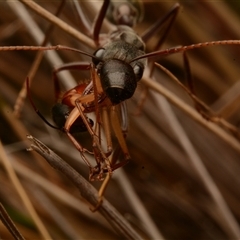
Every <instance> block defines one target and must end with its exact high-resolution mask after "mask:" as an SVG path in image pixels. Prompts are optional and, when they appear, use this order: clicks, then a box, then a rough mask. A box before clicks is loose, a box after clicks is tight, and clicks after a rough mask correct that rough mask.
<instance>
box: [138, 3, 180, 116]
mask: <svg viewBox="0 0 240 240" xmlns="http://www.w3.org/2000/svg"><path fill="white" fill-rule="evenodd" d="M179 9H180V5H179V3H176V4H174V6H173V7H172V8H171V9H170V11H169V12H168V13H167V14H166V15H165V16H163V17H162V18H160V19H159V20H158V21H157V22H156V23H155V24H153V25H152V26H151V27H150V28H149V29H147V30H146V31H145V32H144V33H143V34H142V35H141V38H142V40H143V41H144V42H145V43H146V42H147V41H148V40H150V38H151V37H152V36H154V35H155V34H156V32H157V31H159V30H160V29H161V28H162V26H163V24H164V23H165V22H167V21H169V22H168V25H167V26H166V28H165V30H164V32H163V34H162V37H160V39H159V40H158V42H157V44H156V46H155V47H154V48H153V51H157V50H158V49H160V47H161V45H162V44H163V42H164V41H165V39H166V38H167V36H168V34H169V32H170V30H171V28H172V25H173V23H174V22H175V20H176V17H177V14H178V12H179ZM149 69H150V71H149V77H150V78H151V77H152V74H153V70H154V62H153V61H151V62H150V64H149ZM147 96H148V88H145V89H144V90H143V92H142V94H141V96H140V100H139V103H138V106H137V111H136V114H140V112H141V110H142V108H143V104H144V102H145V100H146V98H147Z"/></svg>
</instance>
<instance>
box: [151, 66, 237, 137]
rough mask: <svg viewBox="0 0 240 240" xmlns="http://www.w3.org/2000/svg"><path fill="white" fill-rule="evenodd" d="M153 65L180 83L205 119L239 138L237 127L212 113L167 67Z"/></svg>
mask: <svg viewBox="0 0 240 240" xmlns="http://www.w3.org/2000/svg"><path fill="white" fill-rule="evenodd" d="M155 65H156V66H157V67H158V68H160V69H161V70H162V71H163V72H165V73H166V74H167V75H168V76H169V77H170V78H171V79H172V80H174V81H175V82H176V83H177V84H178V85H180V86H181V87H182V88H183V89H184V90H185V91H186V92H187V93H188V95H189V96H190V97H191V99H192V100H193V102H194V104H195V105H196V106H198V108H200V109H201V112H200V114H201V115H202V116H203V117H204V118H205V119H206V120H210V121H212V122H215V123H218V124H219V125H220V126H222V127H224V128H225V129H227V130H228V131H230V132H231V133H232V134H233V135H235V136H236V137H237V138H238V139H239V138H240V133H239V130H238V128H236V127H235V126H233V125H232V124H230V123H229V122H227V121H225V120H224V119H223V118H221V117H220V116H218V115H217V114H216V113H214V112H213V111H212V110H211V109H210V108H209V107H208V106H207V105H206V104H205V103H204V102H202V101H201V100H200V99H199V98H197V97H196V95H194V94H193V93H192V92H191V91H190V90H189V89H188V88H187V87H186V86H185V85H183V84H182V83H181V82H180V81H179V80H178V79H177V78H176V77H175V76H174V75H173V74H172V73H171V72H170V71H169V70H168V69H166V68H165V67H163V66H162V65H160V64H158V63H155Z"/></svg>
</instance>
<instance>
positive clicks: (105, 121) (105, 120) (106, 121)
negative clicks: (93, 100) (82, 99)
mask: <svg viewBox="0 0 240 240" xmlns="http://www.w3.org/2000/svg"><path fill="white" fill-rule="evenodd" d="M107 110H108V109H107V108H106V107H103V108H102V111H101V119H102V125H103V129H104V133H105V136H106V142H107V152H106V155H107V156H110V155H111V153H112V138H111V130H110V122H109V116H108V112H107Z"/></svg>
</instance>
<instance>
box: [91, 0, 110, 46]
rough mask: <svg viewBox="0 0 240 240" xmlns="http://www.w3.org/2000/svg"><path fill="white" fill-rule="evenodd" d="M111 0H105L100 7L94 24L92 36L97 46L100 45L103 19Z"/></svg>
mask: <svg viewBox="0 0 240 240" xmlns="http://www.w3.org/2000/svg"><path fill="white" fill-rule="evenodd" d="M109 3H110V0H104V2H103V5H102V7H101V9H100V12H99V14H98V16H97V18H96V20H95V24H94V25H93V30H92V36H93V40H94V42H95V44H96V46H99V35H100V34H99V33H100V30H101V27H102V23H103V20H104V18H105V16H106V13H107V9H108V6H109Z"/></svg>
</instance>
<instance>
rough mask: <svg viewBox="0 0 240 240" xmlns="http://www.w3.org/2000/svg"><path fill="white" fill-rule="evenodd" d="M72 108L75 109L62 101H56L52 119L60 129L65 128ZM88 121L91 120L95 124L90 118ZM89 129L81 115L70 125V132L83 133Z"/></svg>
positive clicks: (90, 122)
mask: <svg viewBox="0 0 240 240" xmlns="http://www.w3.org/2000/svg"><path fill="white" fill-rule="evenodd" d="M72 110H73V108H72V107H69V106H67V105H65V104H62V103H56V104H55V105H54V106H53V107H52V119H53V121H54V123H55V124H56V125H57V126H58V127H59V128H60V129H64V126H65V123H66V120H67V118H68V117H69V114H70V112H71V111H72ZM88 121H89V124H90V125H91V126H93V121H92V120H91V119H89V118H88ZM87 130H88V129H87V127H86V125H85V123H84V122H83V120H82V118H81V117H78V118H77V119H76V121H75V122H74V123H73V124H72V126H71V127H70V133H81V132H86V131H87Z"/></svg>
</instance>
